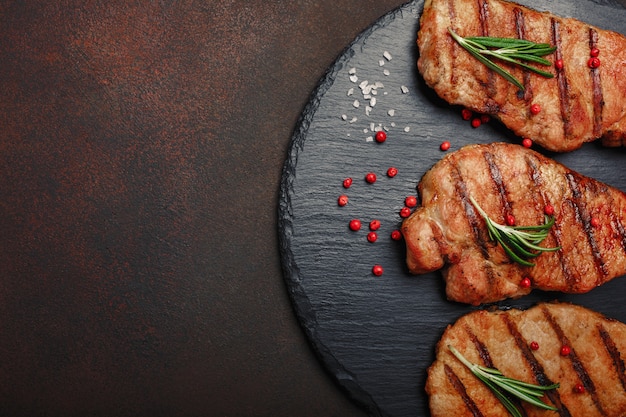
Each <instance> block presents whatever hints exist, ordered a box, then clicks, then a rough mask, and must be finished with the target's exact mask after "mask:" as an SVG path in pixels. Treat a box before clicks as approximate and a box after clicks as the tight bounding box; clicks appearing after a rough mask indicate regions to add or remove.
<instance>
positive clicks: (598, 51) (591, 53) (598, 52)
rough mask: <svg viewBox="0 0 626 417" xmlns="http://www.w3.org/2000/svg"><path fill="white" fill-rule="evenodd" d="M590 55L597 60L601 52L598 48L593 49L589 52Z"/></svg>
mask: <svg viewBox="0 0 626 417" xmlns="http://www.w3.org/2000/svg"><path fill="white" fill-rule="evenodd" d="M589 55H591V56H592V57H593V58H597V57H598V56H599V55H600V50H599V49H598V48H591V51H589Z"/></svg>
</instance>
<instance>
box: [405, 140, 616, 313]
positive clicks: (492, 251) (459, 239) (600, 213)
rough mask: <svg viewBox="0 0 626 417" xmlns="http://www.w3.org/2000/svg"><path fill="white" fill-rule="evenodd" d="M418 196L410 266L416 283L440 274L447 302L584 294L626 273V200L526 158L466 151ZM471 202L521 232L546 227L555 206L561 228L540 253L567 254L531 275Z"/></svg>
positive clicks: (445, 161)
mask: <svg viewBox="0 0 626 417" xmlns="http://www.w3.org/2000/svg"><path fill="white" fill-rule="evenodd" d="M418 193H419V195H420V199H421V206H420V207H419V208H418V209H416V210H415V211H414V212H413V214H412V215H411V216H410V217H409V218H407V219H405V220H404V222H403V224H402V232H403V234H404V238H405V242H406V245H407V265H408V268H409V270H410V271H411V272H412V273H415V274H422V273H426V272H430V271H435V270H438V269H440V268H443V277H444V279H445V281H446V294H447V297H448V298H449V299H450V300H454V301H459V302H463V303H468V304H474V305H478V304H481V303H489V302H495V301H498V300H503V299H506V298H510V297H513V298H514V297H519V296H522V295H525V294H527V293H529V292H530V291H531V289H532V288H537V289H542V290H551V291H561V292H566V293H584V292H587V291H590V290H592V289H593V288H595V287H597V286H599V285H601V284H603V283H605V282H607V281H609V280H611V279H613V278H615V277H618V276H620V275H624V274H626V194H624V193H623V192H621V191H620V190H617V189H615V188H612V187H610V186H608V185H606V184H603V183H601V182H599V181H596V180H593V179H591V178H588V177H585V176H583V175H581V174H578V173H576V172H574V171H572V170H570V169H568V168H566V167H565V166H563V165H562V164H559V163H557V162H556V161H554V160H552V159H549V158H547V157H545V156H543V155H541V154H539V153H537V152H535V151H532V150H530V149H526V148H524V147H522V146H519V145H514V144H508V143H492V144H484V145H469V146H465V147H463V148H461V149H459V150H458V151H456V152H453V153H450V154H448V155H446V156H445V157H444V158H442V159H441V160H440V161H439V162H437V163H436V164H435V165H434V166H433V167H432V168H431V169H430V170H429V171H428V172H426V174H424V176H423V177H422V179H421V181H420V183H419V185H418ZM470 197H473V198H474V200H475V201H476V202H477V203H478V205H479V206H480V207H481V208H482V209H483V210H484V211H485V212H486V213H487V215H488V216H489V218H490V219H492V220H493V221H494V222H497V223H500V224H505V223H506V221H505V220H504V219H506V218H507V216H509V215H512V216H513V218H514V219H515V224H516V225H520V226H530V225H540V224H543V223H544V208H545V206H547V205H551V206H552V207H553V208H554V218H555V224H554V226H553V227H552V228H551V229H550V233H549V235H548V236H547V237H546V239H545V240H544V241H543V242H542V243H541V245H540V246H543V247H546V248H549V247H559V246H560V248H561V249H560V250H558V251H555V252H543V253H541V254H540V255H539V256H538V257H537V258H534V259H532V262H534V263H535V266H532V267H528V266H522V265H520V264H518V263H516V262H513V261H512V260H511V259H510V258H509V257H508V256H507V255H506V254H505V252H504V251H503V249H502V246H501V245H499V244H497V243H496V242H494V241H492V240H491V239H490V238H489V235H488V232H487V228H486V224H485V221H484V219H483V217H482V216H481V215H480V214H479V213H478V212H477V211H476V209H475V208H474V205H473V204H472V203H471V202H470ZM525 278H529V279H530V284H531V285H530V287H527V286H526V285H523V284H522V281H523V280H524V279H525ZM526 282H528V281H526Z"/></svg>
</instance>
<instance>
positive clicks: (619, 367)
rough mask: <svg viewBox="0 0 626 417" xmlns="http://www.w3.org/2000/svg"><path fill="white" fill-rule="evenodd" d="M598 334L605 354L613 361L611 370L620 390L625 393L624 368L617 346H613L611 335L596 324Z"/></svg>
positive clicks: (625, 371)
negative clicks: (617, 379) (620, 385)
mask: <svg viewBox="0 0 626 417" xmlns="http://www.w3.org/2000/svg"><path fill="white" fill-rule="evenodd" d="M598 333H599V334H600V338H601V339H602V342H603V343H604V347H605V348H606V351H607V353H608V354H609V356H610V357H611V360H612V361H613V368H614V369H615V373H616V374H617V376H618V378H619V381H620V382H621V384H622V389H623V390H624V391H626V366H624V361H623V360H622V358H621V356H620V353H619V350H618V349H617V346H615V342H614V341H613V338H611V335H610V334H609V332H608V331H607V330H606V329H605V328H604V326H603V325H602V324H601V323H599V324H598Z"/></svg>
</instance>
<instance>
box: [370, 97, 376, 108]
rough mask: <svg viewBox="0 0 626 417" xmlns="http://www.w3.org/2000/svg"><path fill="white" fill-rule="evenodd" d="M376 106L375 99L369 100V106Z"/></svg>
mask: <svg viewBox="0 0 626 417" xmlns="http://www.w3.org/2000/svg"><path fill="white" fill-rule="evenodd" d="M375 105H376V97H372V99H371V100H370V106H372V107H374V106H375Z"/></svg>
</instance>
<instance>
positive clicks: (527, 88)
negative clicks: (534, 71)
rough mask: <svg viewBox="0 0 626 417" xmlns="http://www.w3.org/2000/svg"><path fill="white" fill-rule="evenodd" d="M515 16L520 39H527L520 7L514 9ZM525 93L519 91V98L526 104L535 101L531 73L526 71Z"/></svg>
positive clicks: (524, 79)
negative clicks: (531, 85) (531, 86)
mask: <svg viewBox="0 0 626 417" xmlns="http://www.w3.org/2000/svg"><path fill="white" fill-rule="evenodd" d="M513 13H514V14H515V30H516V32H517V37H518V38H519V39H526V21H525V19H524V12H523V11H522V9H520V8H519V7H515V8H514V9H513ZM523 82H524V91H521V90H520V91H518V92H517V95H518V97H519V98H523V99H524V101H526V103H530V102H531V101H532V99H533V92H532V90H531V88H530V71H524V78H523Z"/></svg>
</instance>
